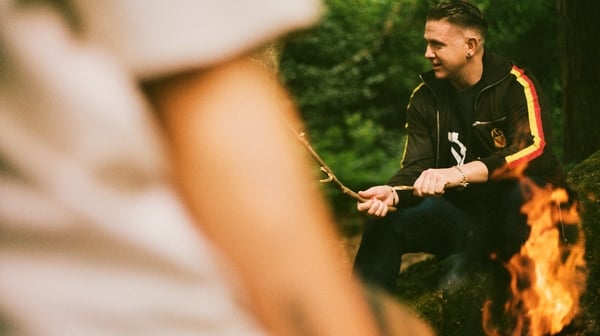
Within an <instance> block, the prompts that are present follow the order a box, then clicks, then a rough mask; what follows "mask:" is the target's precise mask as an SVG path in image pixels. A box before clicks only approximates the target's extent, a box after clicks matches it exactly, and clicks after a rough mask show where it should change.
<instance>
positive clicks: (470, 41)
mask: <svg viewBox="0 0 600 336" xmlns="http://www.w3.org/2000/svg"><path fill="white" fill-rule="evenodd" d="M479 43H480V40H479V39H478V38H477V37H475V36H470V37H467V38H466V45H467V53H466V56H467V58H469V57H471V56H473V55H475V53H476V52H477V49H479Z"/></svg>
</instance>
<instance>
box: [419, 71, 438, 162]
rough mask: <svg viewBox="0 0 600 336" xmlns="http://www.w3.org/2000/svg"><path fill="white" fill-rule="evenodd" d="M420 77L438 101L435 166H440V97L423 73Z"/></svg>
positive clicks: (436, 110)
mask: <svg viewBox="0 0 600 336" xmlns="http://www.w3.org/2000/svg"><path fill="white" fill-rule="evenodd" d="M419 78H421V81H422V82H423V84H425V85H426V86H427V87H428V88H429V91H431V94H432V95H433V97H434V98H435V103H436V108H435V122H436V132H437V139H436V142H437V144H436V147H435V167H436V168H439V165H440V141H441V140H440V132H441V130H440V99H439V98H438V96H437V95H436V93H435V90H434V89H433V88H432V87H431V86H429V84H427V82H426V81H425V80H424V79H423V75H419Z"/></svg>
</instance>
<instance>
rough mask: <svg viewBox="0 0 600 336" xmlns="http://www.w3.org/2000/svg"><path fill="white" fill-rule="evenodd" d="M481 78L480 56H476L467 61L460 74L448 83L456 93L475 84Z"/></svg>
mask: <svg viewBox="0 0 600 336" xmlns="http://www.w3.org/2000/svg"><path fill="white" fill-rule="evenodd" d="M481 76H483V60H482V56H481V55H478V56H475V57H473V58H472V59H469V62H468V63H467V64H466V65H465V67H464V69H463V71H462V74H461V75H460V76H458V77H457V78H451V79H450V82H451V83H452V85H453V86H454V88H456V90H458V91H463V90H466V89H468V88H470V87H471V86H473V85H475V84H477V82H479V80H480V79H481Z"/></svg>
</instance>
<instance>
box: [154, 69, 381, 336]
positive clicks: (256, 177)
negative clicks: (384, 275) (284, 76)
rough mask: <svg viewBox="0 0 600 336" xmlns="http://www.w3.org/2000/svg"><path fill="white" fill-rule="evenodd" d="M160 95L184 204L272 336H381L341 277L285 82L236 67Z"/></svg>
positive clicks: (194, 77)
mask: <svg viewBox="0 0 600 336" xmlns="http://www.w3.org/2000/svg"><path fill="white" fill-rule="evenodd" d="M151 93H153V94H154V101H155V104H156V107H157V109H158V110H159V112H160V114H161V116H162V117H163V118H164V120H165V124H166V129H167V136H168V137H169V138H170V140H171V145H172V152H173V155H174V159H175V173H176V176H177V179H178V181H179V184H180V187H181V190H182V192H183V195H184V196H185V198H186V200H187V201H188V203H189V206H190V208H191V210H192V212H193V214H194V215H195V216H196V218H197V222H198V223H199V226H200V228H201V229H202V230H203V231H205V232H206V233H207V234H208V236H209V237H210V238H212V239H213V241H214V242H216V243H217V245H218V246H219V247H220V248H221V249H222V250H223V251H224V252H225V253H226V254H227V255H228V256H229V257H230V258H231V260H232V261H233V263H234V265H235V266H236V267H237V268H238V270H239V271H240V274H241V276H242V277H243V280H244V283H245V284H246V286H247V289H248V291H249V292H250V295H251V299H252V303H253V305H254V307H253V308H254V309H255V311H256V312H257V315H258V316H259V318H261V319H262V321H263V322H264V324H265V325H266V326H268V328H269V329H270V330H271V331H272V333H273V334H274V335H376V334H377V331H376V326H375V323H374V320H373V319H372V317H371V314H370V312H369V310H368V306H367V304H366V301H365V300H364V298H363V296H362V294H361V289H360V287H359V286H358V284H357V283H355V282H354V281H353V280H352V278H351V277H350V276H349V275H348V274H345V273H344V272H342V270H341V268H340V264H341V260H340V256H339V252H338V251H337V250H336V245H335V244H336V239H335V238H336V236H335V231H334V225H333V222H332V220H331V218H330V217H329V213H328V209H326V207H325V203H324V201H323V199H322V197H321V195H320V193H319V191H318V187H317V186H316V185H315V183H314V182H313V179H312V176H310V173H309V171H310V170H309V169H308V167H307V162H305V154H304V153H302V151H301V148H299V146H298V144H297V143H296V142H295V139H294V138H293V134H291V132H290V131H289V129H288V128H287V127H286V125H285V122H284V118H283V117H292V116H293V115H294V111H293V109H292V106H291V104H289V100H288V99H287V97H286V96H285V94H284V92H283V90H282V89H281V88H280V87H279V86H278V85H277V83H276V81H274V80H273V78H271V77H270V76H269V75H268V74H266V73H263V72H262V69H259V68H257V67H256V65H255V64H252V63H249V62H245V61H233V62H230V63H227V64H224V65H221V66H219V67H217V68H215V69H212V70H208V71H205V72H202V73H200V72H199V73H192V74H186V75H182V76H178V77H175V78H172V79H170V80H168V81H165V82H164V83H161V84H159V85H156V86H153V89H152V90H151ZM285 113H287V115H285Z"/></svg>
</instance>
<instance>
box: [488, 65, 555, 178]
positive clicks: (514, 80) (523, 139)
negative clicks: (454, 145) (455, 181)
mask: <svg viewBox="0 0 600 336" xmlns="http://www.w3.org/2000/svg"><path fill="white" fill-rule="evenodd" d="M504 104H505V108H506V109H507V111H508V125H510V126H509V128H508V134H506V136H507V140H508V146H507V147H505V148H503V149H500V150H498V151H497V152H495V153H494V154H492V155H490V156H488V157H485V158H482V159H481V161H482V162H483V163H484V164H485V165H486V166H487V168H488V171H489V172H490V178H494V176H495V175H494V173H495V172H497V171H498V170H499V169H500V168H508V169H511V170H512V169H516V168H520V167H523V168H525V167H527V166H528V165H529V164H531V163H532V162H533V161H534V160H536V159H538V158H541V157H542V155H543V154H544V153H545V151H546V150H547V144H548V140H547V138H546V135H547V134H546V133H548V135H550V123H549V120H548V121H547V122H546V123H544V119H547V117H548V116H547V114H548V113H549V111H548V109H547V107H546V102H545V99H544V97H543V95H542V92H541V91H539V85H537V83H536V81H535V80H534V79H533V78H532V77H531V76H529V75H528V74H526V73H525V71H524V70H522V69H520V68H518V67H517V66H513V68H512V69H511V85H510V86H509V88H508V91H507V92H506V96H505V97H504ZM546 124H547V125H546Z"/></svg>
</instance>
